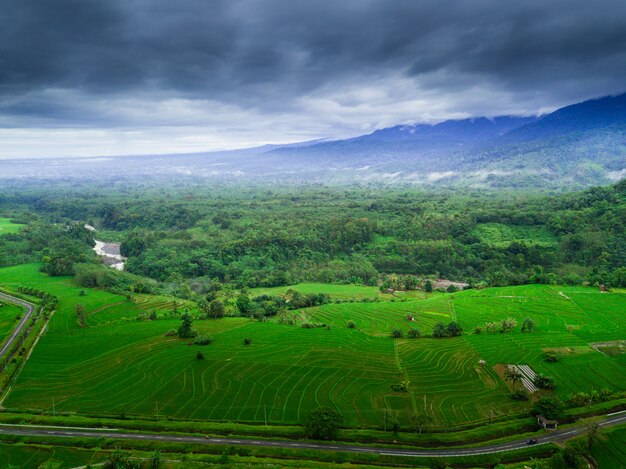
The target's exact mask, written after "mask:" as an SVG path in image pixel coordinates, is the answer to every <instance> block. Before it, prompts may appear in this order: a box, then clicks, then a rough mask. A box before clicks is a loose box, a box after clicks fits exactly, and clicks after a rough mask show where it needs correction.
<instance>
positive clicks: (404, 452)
mask: <svg viewBox="0 0 626 469" xmlns="http://www.w3.org/2000/svg"><path fill="white" fill-rule="evenodd" d="M621 423H626V411H624V412H619V413H615V414H608V415H605V416H604V420H602V421H601V423H600V426H602V427H608V426H613V425H619V424H621ZM585 430H586V429H585V426H584V425H579V426H574V427H569V428H566V429H564V430H558V431H554V432H551V433H547V434H544V435H542V436H539V437H537V443H536V445H542V444H547V443H552V442H555V441H564V440H567V439H569V438H572V437H574V436H577V435H581V434H584V433H585ZM0 434H4V435H24V436H43V437H46V436H49V437H62V438H85V437H93V438H115V439H122V440H139V441H162V442H168V443H196V444H207V445H239V446H261V447H269V448H286V449H305V450H326V451H348V452H356V453H370V454H381V455H390V456H409V457H454V456H472V455H474V456H475V455H480V454H492V453H501V452H504V451H512V450H516V449H521V448H527V447H528V445H527V444H526V440H519V441H514V442H509V443H501V444H495V445H485V446H478V447H474V448H458V449H454V448H452V449H432V450H413V449H398V448H394V447H380V446H378V447H377V446H353V445H344V444H331V443H329V444H324V443H314V442H307V441H287V440H258V439H238V438H203V437H197V436H185V435H172V434H164V433H160V434H159V433H127V432H122V431H117V430H114V429H96V428H72V427H66V428H63V427H51V426H28V425H6V424H0ZM536 445H535V446H536Z"/></svg>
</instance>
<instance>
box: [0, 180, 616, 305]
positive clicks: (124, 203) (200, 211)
mask: <svg viewBox="0 0 626 469" xmlns="http://www.w3.org/2000/svg"><path fill="white" fill-rule="evenodd" d="M0 211H1V212H2V213H12V214H15V216H16V217H19V219H20V220H21V221H23V222H28V224H27V226H26V227H25V228H24V229H23V230H22V231H21V232H20V233H17V234H7V235H3V236H0V264H1V265H5V266H6V265H13V264H19V263H24V262H43V267H42V270H44V271H45V272H47V273H49V274H50V275H71V274H78V277H79V281H80V283H81V284H83V285H85V286H106V287H109V288H111V287H113V288H119V289H121V290H125V289H126V290H127V289H128V288H130V287H131V285H132V286H133V289H136V288H138V289H139V290H143V291H147V290H150V291H152V290H154V289H155V288H157V284H156V283H155V282H153V281H149V280H147V279H146V280H141V279H140V277H144V278H149V279H153V280H154V281H157V282H161V283H162V284H165V285H175V287H172V288H174V289H175V290H176V291H177V293H178V294H181V295H182V296H189V295H192V294H198V295H203V294H205V293H206V292H207V291H208V288H209V287H208V285H209V284H210V283H211V282H219V283H220V284H227V285H231V286H232V287H233V288H244V287H271V286H279V285H289V284H295V283H298V282H302V281H317V282H330V283H357V284H365V285H377V284H380V282H381V280H382V279H383V278H384V279H388V278H389V275H390V274H402V275H405V276H406V275H408V276H409V277H403V278H410V276H418V277H425V276H431V277H442V278H448V279H452V280H458V281H466V282H468V283H470V284H474V285H476V284H485V285H494V286H497V285H509V284H523V283H529V282H533V283H556V282H565V283H570V284H578V283H582V282H590V283H592V284H598V283H604V284H606V285H608V286H622V287H623V286H626V268H625V265H626V236H625V233H624V224H625V223H626V183H625V182H624V181H622V182H620V183H618V184H616V185H614V186H609V187H598V188H592V189H588V190H585V191H582V192H577V193H571V194H566V195H554V196H546V195H544V196H541V195H536V194H534V195H533V194H528V193H522V192H501V193H494V192H480V191H467V192H459V191H457V192H443V191H438V192H434V191H432V192H427V191H418V190H416V189H414V188H410V189H409V188H407V189H405V190H399V189H397V188H396V189H383V188H377V187H371V188H363V187H361V188H356V187H355V188H346V187H341V188H339V187H336V188H331V187H298V188H268V187H257V188H245V189H242V188H240V187H235V186H231V187H228V186H224V187H220V188H211V189H208V188H205V187H200V186H197V187H190V188H186V189H185V190H181V189H174V188H168V187H165V188H159V189H158V190H157V189H154V188H150V187H147V188H133V187H130V186H129V187H123V188H115V189H107V188H104V187H103V188H97V189H94V188H93V187H89V188H81V189H73V190H67V188H63V189H56V190H55V188H54V187H51V188H46V190H45V191H43V190H42V189H37V188H25V189H23V190H21V191H20V190H16V191H13V192H12V194H11V195H6V194H5V195H2V196H0ZM85 222H88V223H90V224H92V225H94V226H96V227H97V229H98V230H100V231H103V232H104V233H103V236H106V237H108V239H111V238H114V239H115V240H118V241H121V242H122V244H121V250H122V253H123V254H124V255H125V256H128V262H127V264H126V266H127V270H128V272H129V273H130V274H134V275H128V274H117V273H114V272H112V271H110V270H103V268H100V267H99V266H97V265H96V264H98V262H99V260H98V259H97V257H96V256H95V255H94V254H93V253H92V252H91V246H92V245H93V234H92V233H90V232H88V231H87V230H85V229H83V228H82V225H83V224H84V223H85ZM485 224H496V226H504V227H511V229H512V230H513V231H514V232H517V231H515V230H518V231H519V229H521V230H526V231H524V232H525V233H529V234H527V235H525V236H526V237H522V238H516V239H511V240H508V241H506V242H504V243H503V242H499V243H493V242H491V241H490V240H489V239H485V238H484V237H482V236H481V231H480V229H478V228H480V227H481V226H485ZM535 232H537V233H539V232H541V233H547V235H548V236H549V237H550V239H549V240H548V241H546V240H544V239H533V236H534V235H533V233H535ZM90 265H92V267H89V266H90ZM137 276H138V277H137ZM409 284H410V285H409V287H410V286H411V285H412V284H414V282H413V281H410V282H409Z"/></svg>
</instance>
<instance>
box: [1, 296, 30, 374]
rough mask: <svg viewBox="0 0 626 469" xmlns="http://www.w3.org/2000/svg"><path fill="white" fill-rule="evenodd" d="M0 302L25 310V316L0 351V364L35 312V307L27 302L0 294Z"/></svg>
mask: <svg viewBox="0 0 626 469" xmlns="http://www.w3.org/2000/svg"><path fill="white" fill-rule="evenodd" d="M0 300H2V301H6V302H8V303H13V304H15V305H18V306H23V307H25V308H26V314H25V315H24V317H23V318H22V319H21V320H20V323H19V324H18V325H17V327H16V328H15V329H13V332H12V333H11V337H9V338H8V340H7V341H6V343H5V344H4V346H3V347H2V348H1V349H0V362H1V361H2V360H3V359H4V355H5V354H6V353H7V352H9V351H10V350H11V347H12V346H13V344H14V343H15V341H16V340H18V338H19V336H20V334H21V333H22V331H23V330H24V327H26V323H27V322H28V320H29V319H30V317H31V316H32V315H33V313H34V312H35V306H34V305H32V304H30V303H29V302H27V301H24V300H20V299H19V298H14V297H12V296H9V295H6V294H4V293H0Z"/></svg>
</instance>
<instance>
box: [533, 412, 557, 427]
mask: <svg viewBox="0 0 626 469" xmlns="http://www.w3.org/2000/svg"><path fill="white" fill-rule="evenodd" d="M537 423H538V424H539V425H541V426H542V427H543V428H544V430H556V429H557V427H558V426H559V422H557V421H556V420H549V419H547V418H545V417H544V416H543V415H537Z"/></svg>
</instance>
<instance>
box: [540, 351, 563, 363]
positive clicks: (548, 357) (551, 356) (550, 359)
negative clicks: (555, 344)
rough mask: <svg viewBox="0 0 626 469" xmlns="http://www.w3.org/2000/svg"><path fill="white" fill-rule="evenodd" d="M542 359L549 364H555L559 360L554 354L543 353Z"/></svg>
mask: <svg viewBox="0 0 626 469" xmlns="http://www.w3.org/2000/svg"><path fill="white" fill-rule="evenodd" d="M543 359H544V361H547V362H549V363H555V362H558V361H559V360H560V359H561V356H560V355H559V354H558V353H556V352H544V354H543Z"/></svg>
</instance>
